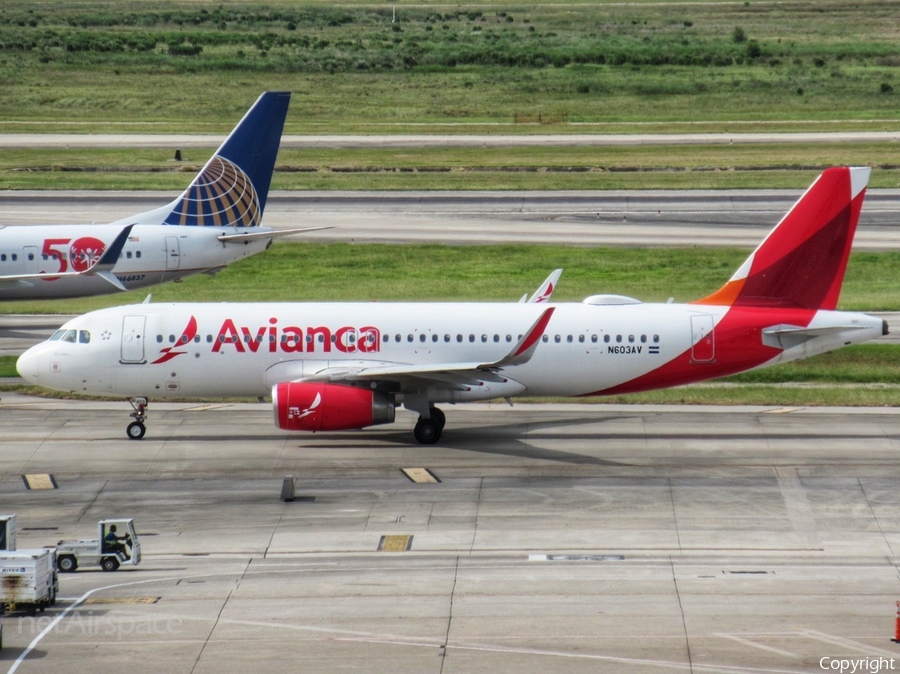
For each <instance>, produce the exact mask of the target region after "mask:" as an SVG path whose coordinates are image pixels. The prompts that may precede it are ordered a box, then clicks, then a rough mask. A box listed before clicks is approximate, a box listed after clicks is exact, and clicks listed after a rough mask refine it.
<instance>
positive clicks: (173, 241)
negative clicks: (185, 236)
mask: <svg viewBox="0 0 900 674" xmlns="http://www.w3.org/2000/svg"><path fill="white" fill-rule="evenodd" d="M180 264H181V247H180V246H179V244H178V237H177V236H167V237H166V269H178V267H179V265H180Z"/></svg>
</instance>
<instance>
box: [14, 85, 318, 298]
mask: <svg viewBox="0 0 900 674" xmlns="http://www.w3.org/2000/svg"><path fill="white" fill-rule="evenodd" d="M290 98H291V95H290V93H286V92H267V93H264V94H263V95H262V96H260V97H259V99H257V101H256V103H255V104H254V105H253V107H252V108H250V110H249V111H248V112H247V114H246V115H245V116H244V118H243V119H242V120H241V121H240V123H239V124H238V125H237V126H236V127H235V129H234V131H232V132H231V135H229V136H228V138H227V139H226V140H225V142H224V143H223V144H222V146H221V147H220V148H219V149H218V150H217V151H216V153H215V154H214V155H213V156H212V158H211V159H210V160H209V161H208V162H207V163H206V165H205V166H204V167H203V170H202V171H200V173H199V174H198V175H197V177H196V178H194V180H193V182H192V183H191V184H190V186H189V187H188V188H187V189H186V190H185V191H184V193H183V194H182V195H181V196H179V197H178V198H177V199H175V201H173V202H172V203H170V204H167V205H166V206H163V207H161V208H157V209H154V210H152V211H148V212H146V213H140V214H138V215H134V216H131V217H128V218H124V219H122V220H118V221H116V222H113V223H110V224H108V225H37V226H28V227H0V300H22V299H50V298H65V297H84V296H88V295H106V294H109V293H115V292H122V291H126V290H135V289H137V288H145V287H147V286H152V285H156V284H159V283H165V282H167V281H179V280H181V279H182V278H184V277H186V276H191V275H193V274H199V273H207V274H214V273H216V272H218V271H220V270H221V269H223V268H224V267H226V266H227V265H229V264H231V263H232V262H235V261H237V260H241V259H243V258H245V257H248V256H250V255H254V254H256V253H259V252H261V251H263V250H265V249H266V248H267V247H268V246H269V245H271V243H272V239H273V238H274V237H276V236H283V235H285V234H291V233H297V232H301V231H308V230H309V229H322V228H319V227H316V228H306V229H297V230H281V231H278V232H276V231H275V230H272V229H268V228H263V227H261V226H259V225H260V221H261V219H262V215H263V211H264V209H265V206H266V197H267V195H268V193H269V183H270V182H271V180H272V171H273V169H274V167H275V157H276V155H277V154H278V146H279V144H280V143H281V132H282V129H283V128H284V120H285V116H286V115H287V109H288V104H289V103H290ZM126 228H130V233H129V234H128V236H127V237H126V239H127V240H126V241H125V245H124V248H122V249H120V250H119V252H117V253H116V258H114V259H113V260H112V261H114V262H115V264H114V265H113V266H110V265H109V262H110V260H109V259H107V261H106V263H105V264H104V265H103V266H102V267H96V266H94V265H95V263H97V262H98V261H99V260H100V258H101V257H103V256H104V253H105V252H106V251H107V250H108V248H109V246H110V244H111V243H112V242H113V241H115V240H116V238H117V237H118V236H119V235H120V234H121V233H122V232H123V231H124V230H125V229H126Z"/></svg>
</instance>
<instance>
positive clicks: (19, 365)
mask: <svg viewBox="0 0 900 674" xmlns="http://www.w3.org/2000/svg"><path fill="white" fill-rule="evenodd" d="M38 361H39V358H38V354H37V350H36V348H35V347H31V348H30V349H28V351H26V352H25V353H23V354H22V355H21V356H19V359H18V360H17V361H16V370H17V371H18V372H19V376H20V377H22V379H24V380H25V381H27V382H28V383H29V384H36V383H37V381H38Z"/></svg>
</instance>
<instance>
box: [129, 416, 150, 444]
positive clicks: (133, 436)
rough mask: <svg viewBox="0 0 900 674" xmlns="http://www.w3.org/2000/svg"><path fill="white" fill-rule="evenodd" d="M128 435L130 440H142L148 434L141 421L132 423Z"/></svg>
mask: <svg viewBox="0 0 900 674" xmlns="http://www.w3.org/2000/svg"><path fill="white" fill-rule="evenodd" d="M125 432H126V433H128V439H129V440H140V439H141V438H143V437H144V433H146V432H147V428H146V427H145V426H144V424H142V423H141V422H140V421H132V422H131V423H130V424H128V428H127V429H126V430H125Z"/></svg>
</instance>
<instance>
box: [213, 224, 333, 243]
mask: <svg viewBox="0 0 900 674" xmlns="http://www.w3.org/2000/svg"><path fill="white" fill-rule="evenodd" d="M320 229H334V227H331V226H325V227H301V228H300V229H278V230H275V229H268V230H264V231H261V232H248V233H247V234H244V233H241V234H222V236H219V237H216V238H217V239H219V241H221V242H223V243H244V242H245V241H253V240H254V239H276V238H278V237H279V236H288V235H290V234H303V233H304V232H317V231H319V230H320Z"/></svg>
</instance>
